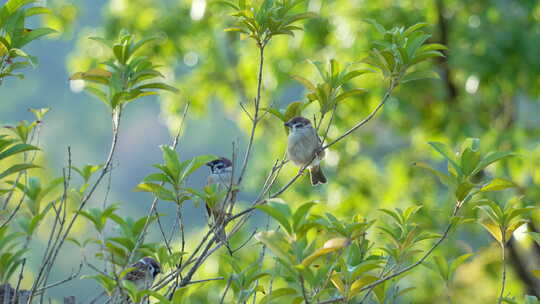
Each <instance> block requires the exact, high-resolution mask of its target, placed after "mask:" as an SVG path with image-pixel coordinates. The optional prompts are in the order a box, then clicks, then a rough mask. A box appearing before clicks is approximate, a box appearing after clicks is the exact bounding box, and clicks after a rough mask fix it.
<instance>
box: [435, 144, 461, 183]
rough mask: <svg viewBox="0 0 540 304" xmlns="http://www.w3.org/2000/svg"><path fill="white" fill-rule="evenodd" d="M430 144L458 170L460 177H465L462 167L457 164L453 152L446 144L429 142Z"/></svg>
mask: <svg viewBox="0 0 540 304" xmlns="http://www.w3.org/2000/svg"><path fill="white" fill-rule="evenodd" d="M428 144H429V145H430V146H432V147H433V148H434V149H435V150H436V151H437V152H439V154H441V155H442V156H443V157H444V158H446V159H447V160H448V161H449V162H450V164H451V165H452V166H453V167H454V169H456V172H458V173H459V175H463V172H462V171H461V167H460V166H459V165H458V164H457V162H456V159H455V157H454V156H453V153H452V151H451V150H450V149H449V148H448V147H447V146H446V145H445V144H443V143H440V142H429V143H428Z"/></svg>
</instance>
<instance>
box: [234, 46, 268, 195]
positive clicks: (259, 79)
mask: <svg viewBox="0 0 540 304" xmlns="http://www.w3.org/2000/svg"><path fill="white" fill-rule="evenodd" d="M264 46H265V44H259V76H258V77H257V97H256V98H255V113H254V114H253V118H252V121H253V124H252V127H251V134H250V136H249V142H248V146H247V149H246V154H245V156H244V163H243V165H242V169H241V170H240V175H239V176H238V181H237V182H236V184H237V186H238V187H240V184H241V183H242V179H243V178H244V174H245V173H246V169H247V166H248V163H249V159H250V157H251V150H252V149H253V141H254V140H255V130H256V129H257V124H258V122H259V109H260V104H261V89H262V77H263V75H262V74H263V66H264Z"/></svg>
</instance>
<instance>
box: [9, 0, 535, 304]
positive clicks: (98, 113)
mask: <svg viewBox="0 0 540 304" xmlns="http://www.w3.org/2000/svg"><path fill="white" fill-rule="evenodd" d="M47 5H48V6H49V7H50V8H51V9H53V11H54V12H55V14H54V15H51V16H46V17H44V18H43V19H42V20H41V22H44V23H45V24H46V25H47V26H50V27H52V28H55V29H57V30H59V31H60V33H61V34H60V35H57V36H55V37H53V38H52V39H42V40H38V41H36V42H34V43H33V44H32V45H30V46H29V47H28V52H29V53H31V54H34V55H37V56H38V57H39V60H40V65H39V67H37V68H36V69H35V70H30V71H27V72H26V73H25V74H26V79H25V80H24V81H21V80H18V79H15V78H14V79H8V80H6V81H5V83H4V85H3V87H2V88H1V92H2V93H1V97H0V98H1V100H2V102H0V120H2V121H3V122H4V123H7V124H14V123H16V122H17V121H18V120H21V119H31V113H28V112H27V111H26V109H27V108H29V107H32V108H38V107H51V108H52V111H51V113H49V114H48V116H47V117H46V119H45V124H44V127H43V132H42V138H41V141H42V143H43V144H42V146H43V149H44V151H46V153H45V159H44V160H43V162H45V163H46V164H47V165H48V166H50V168H51V170H50V172H49V174H51V176H52V175H60V174H61V168H62V167H63V166H65V164H66V149H67V146H71V149H72V154H73V156H72V157H73V162H74V164H76V165H83V164H87V163H101V162H103V161H104V159H105V157H106V151H107V149H108V144H109V141H110V136H111V135H110V119H109V114H108V110H107V109H106V108H105V107H104V106H103V105H102V104H101V103H100V102H99V101H97V100H96V99H94V98H92V97H90V96H88V95H86V94H84V93H79V92H76V90H74V88H70V83H69V81H68V78H69V75H70V74H72V73H74V72H76V71H83V70H87V69H88V68H91V67H93V66H94V65H95V64H96V63H98V62H101V61H102V60H103V59H104V58H105V57H106V56H107V55H108V54H107V53H106V51H107V50H106V49H104V48H103V47H101V46H100V45H99V44H98V43H96V42H94V41H92V40H89V39H88V37H91V36H103V37H106V38H109V39H113V38H115V37H117V35H118V33H119V32H120V31H121V30H122V29H126V30H128V31H130V32H132V33H134V34H136V35H137V36H138V37H139V38H140V37H143V36H151V35H158V36H161V37H162V38H163V39H162V43H161V44H158V45H155V46H153V47H152V48H151V49H150V50H149V52H150V53H151V54H152V55H153V56H154V58H155V59H156V60H157V61H158V63H159V64H161V65H163V67H162V68H161V71H162V72H163V73H164V74H165V75H166V77H167V81H168V82H169V83H173V84H174V85H175V86H177V87H178V88H179V89H180V90H181V92H180V94H177V95H175V94H165V95H163V96H162V97H159V98H156V97H152V96H151V97H145V98H143V99H141V100H139V101H137V102H136V103H133V104H132V105H130V106H129V107H127V110H126V111H125V113H124V115H123V117H124V121H123V124H122V126H121V130H120V143H119V149H118V154H117V155H116V157H115V162H114V164H115V169H114V170H113V172H112V180H111V182H112V192H111V194H110V196H109V197H108V202H110V203H116V202H120V203H121V210H122V214H125V215H126V216H132V217H140V216H143V215H144V214H145V213H146V212H147V210H148V208H149V207H150V202H151V200H152V197H151V196H150V195H149V194H146V193H138V192H133V191H132V190H133V188H134V187H135V186H136V185H137V184H138V183H139V182H140V181H141V180H142V178H144V176H146V175H147V174H149V173H151V172H154V170H153V168H152V167H151V164H153V163H158V162H160V161H161V152H160V150H159V147H158V146H159V145H160V144H167V143H169V142H170V134H174V133H175V132H176V129H177V127H178V124H179V120H180V117H181V113H182V111H183V109H184V107H185V106H186V104H187V103H188V102H189V103H190V110H189V114H188V119H187V121H186V123H185V127H186V128H185V132H184V135H183V137H182V140H181V142H180V148H179V151H180V156H181V158H184V159H185V158H188V157H192V156H194V155H199V154H216V155H225V156H230V155H231V153H232V142H233V141H236V142H237V143H238V144H239V145H240V147H243V146H244V144H245V140H246V136H247V135H246V133H247V132H248V130H249V127H250V126H249V120H248V119H247V117H246V116H245V115H244V114H243V112H242V111H241V109H240V107H239V105H238V104H239V102H243V103H249V102H251V101H252V100H253V98H254V97H255V93H256V90H255V89H256V69H257V50H256V48H255V46H254V44H253V43H252V41H250V40H248V39H244V38H243V37H240V36H239V35H238V34H236V33H226V32H223V29H224V28H226V27H229V26H231V25H232V23H233V20H232V19H231V18H230V17H228V15H227V12H228V10H227V8H226V7H224V6H221V5H218V4H215V3H213V2H211V1H206V0H192V1H181V0H161V1H155V0H110V1H102V0H93V1H75V0H74V1H70V0H49V1H47ZM305 6H306V9H308V10H309V11H312V12H316V13H317V14H319V16H320V17H319V18H315V19H312V20H309V21H307V22H305V23H304V27H305V32H303V33H300V32H298V33H297V34H296V36H295V37H293V38H291V37H286V36H278V37H276V38H275V39H273V40H272V42H271V43H270V45H269V46H268V48H267V49H266V65H265V72H264V83H263V99H262V100H263V104H264V105H265V106H273V107H276V108H284V107H286V105H287V104H289V103H290V102H294V101H297V100H302V99H303V98H304V90H303V87H302V86H301V85H300V84H299V83H297V82H295V81H294V80H293V79H291V76H292V75H302V76H303V77H306V78H309V79H312V80H318V79H317V77H318V76H317V73H316V71H315V69H314V68H313V66H312V65H311V64H309V63H308V62H307V61H306V59H311V60H316V61H323V62H324V61H327V60H329V59H331V58H336V59H338V60H339V61H340V62H342V63H344V62H350V63H353V64H355V65H359V64H358V62H359V61H360V60H361V59H362V58H363V57H365V55H366V52H367V51H368V50H369V49H370V46H371V41H372V40H373V39H374V38H375V37H377V33H376V31H375V30H374V29H373V28H372V27H371V26H370V25H369V24H367V23H365V22H363V21H362V20H363V19H365V18H371V19H374V20H377V21H378V22H379V23H381V24H383V25H384V26H386V27H387V28H389V27H393V26H399V25H402V26H407V25H412V24H415V23H417V22H427V23H429V24H430V26H429V30H428V31H429V32H431V33H432V34H433V36H432V38H431V39H430V41H432V42H438V43H442V44H445V45H447V46H448V48H449V50H448V51H447V52H446V55H447V58H445V59H443V60H440V61H433V62H432V63H431V64H432V65H433V67H434V68H435V69H436V71H437V72H438V73H439V74H440V75H441V80H424V81H418V82H412V83H407V84H405V85H402V86H400V87H399V88H398V89H397V91H396V92H395V94H394V96H393V97H392V98H391V99H390V101H389V102H388V103H387V104H386V105H385V107H384V109H383V111H382V112H381V114H379V115H378V116H377V117H376V118H375V119H374V120H373V121H371V122H370V123H369V124H368V125H367V126H366V127H364V128H362V129H360V130H359V131H358V132H356V133H354V134H353V135H352V136H351V137H350V138H349V139H348V140H346V141H343V142H341V143H339V144H338V145H336V146H334V147H333V148H332V149H331V151H330V152H329V153H328V156H327V159H326V161H325V162H324V168H325V170H326V172H327V175H328V177H329V179H330V182H329V184H328V185H325V186H323V187H318V188H312V187H311V186H310V185H309V182H308V180H307V179H305V178H304V179H302V180H301V181H300V182H298V183H297V184H296V185H295V186H294V187H293V188H292V189H291V190H290V191H288V192H287V193H286V194H285V195H284V196H283V199H284V200H285V201H286V202H288V203H290V204H291V205H299V204H300V203H303V202H306V201H310V200H316V201H318V202H319V203H320V204H319V206H318V207H317V209H318V211H319V212H323V211H330V212H332V213H333V214H334V215H336V216H338V217H343V218H351V217H352V216H354V215H357V214H361V215H362V216H364V217H366V218H370V219H375V218H377V219H379V220H380V221H384V220H385V218H384V217H382V216H381V214H380V212H378V211H377V209H379V208H393V207H402V208H404V207H406V206H409V205H413V204H421V205H423V206H424V208H423V209H422V211H421V215H422V216H421V223H420V224H421V225H422V227H424V228H426V229H429V230H430V231H440V230H442V228H443V227H444V225H445V223H446V221H447V218H448V214H450V212H451V209H452V207H453V205H452V202H451V201H450V194H449V193H448V191H447V190H446V189H445V188H444V187H443V186H442V185H441V184H440V183H439V182H438V181H437V180H436V179H435V178H434V177H433V176H430V175H428V174H426V171H422V170H420V169H417V168H414V167H413V166H412V165H411V164H412V163H413V162H415V161H425V162H429V163H432V164H438V166H439V167H441V168H443V167H444V165H445V164H444V162H443V161H442V159H441V158H440V157H438V156H437V155H436V154H435V153H434V152H433V151H432V150H431V149H430V148H429V146H428V145H427V142H428V141H442V142H445V143H448V144H450V145H451V146H456V145H457V144H458V143H460V142H461V141H463V140H464V139H465V138H467V137H478V138H480V139H481V143H482V148H483V149H484V150H488V149H489V150H513V151H516V152H518V153H519V154H520V156H519V157H518V158H511V159H509V160H506V161H505V162H503V163H502V164H500V165H498V166H496V167H492V168H490V170H491V171H492V172H490V173H489V174H497V175H499V176H503V177H506V178H509V179H511V180H513V181H515V182H516V183H518V184H519V185H520V186H521V187H522V189H523V190H520V191H519V193H518V194H519V195H523V196H524V198H523V201H524V202H528V203H529V204H531V203H536V202H538V201H539V200H540V186H539V181H540V169H539V168H540V102H539V92H540V53H539V51H538V47H539V46H540V3H539V2H538V1H534V0H521V1H509V0H491V1H488V0H480V1H478V0H477V1H467V0H459V1H458V0H456V1H454V0H430V1H409V0H400V1H391V0H381V1H362V0H333V1H324V0H309V1H306V5H305ZM36 22H38V21H37V20H36ZM354 85H355V86H356V87H362V88H366V89H368V90H369V92H368V94H365V95H362V96H360V97H355V98H354V99H349V100H347V101H346V102H345V103H344V104H342V105H340V106H339V108H338V110H337V113H336V120H335V125H334V126H332V128H331V129H330V132H329V138H330V139H332V138H335V137H337V136H338V135H339V134H341V133H343V132H344V131H346V130H347V129H348V128H349V127H350V126H352V125H353V124H355V123H356V122H357V121H359V120H361V119H362V118H363V117H364V116H366V115H367V114H368V113H369V112H370V111H371V110H372V109H373V108H374V107H375V105H376V104H377V103H378V102H379V100H380V98H381V97H382V95H383V93H384V89H385V88H384V85H383V83H382V82H381V78H380V76H377V75H375V74H373V75H368V76H363V77H360V78H358V79H356V80H354ZM285 136H286V135H285V132H284V129H283V127H282V125H281V123H280V122H279V120H277V119H275V118H274V117H271V116H270V115H269V116H267V118H266V119H265V120H264V121H263V122H262V128H261V129H260V130H259V131H258V132H257V139H256V146H255V152H254V159H253V162H252V163H251V165H250V168H249V170H248V176H249V179H248V180H247V181H246V184H245V188H246V192H244V194H243V195H244V196H243V197H241V200H243V201H249V199H250V198H252V195H249V193H251V194H254V193H256V190H257V189H258V185H260V184H261V183H262V179H263V178H264V173H265V172H267V170H269V169H270V168H271V166H272V163H273V161H274V160H276V159H277V158H279V157H281V156H282V155H283V153H284V151H285V143H286V140H285V138H286V137H285ZM295 173H296V169H295V168H294V167H287V168H286V170H285V171H284V174H283V177H282V179H283V180H282V182H285V181H286V180H287V178H290V177H292V176H293V175H294V174H295ZM206 175H207V172H206V169H201V170H199V172H197V173H196V175H195V176H194V178H193V179H192V180H190V182H189V183H190V184H191V185H192V186H194V187H196V186H198V185H200V186H202V185H204V182H205V177H206ZM102 188H103V189H101V190H102V193H100V194H98V195H96V196H95V199H94V201H93V202H92V203H93V204H94V206H101V205H102V203H103V202H102V201H100V199H101V198H102V197H103V196H104V193H105V187H102ZM246 193H248V194H246ZM510 194H511V193H510ZM510 194H508V195H510ZM514 194H515V193H514ZM496 195H497V196H496V198H498V199H500V200H502V201H504V200H505V199H507V197H506V195H507V194H506V193H505V194H496ZM185 208H186V209H185V210H186V213H187V216H186V218H187V222H186V225H187V227H188V230H189V231H190V233H191V234H192V238H193V240H196V239H197V236H200V235H201V234H202V232H203V230H205V229H206V224H205V222H204V216H203V212H204V208H201V207H197V206H194V205H193V204H192V203H191V202H187V203H186V207H185ZM239 208H241V207H239ZM159 210H160V211H161V212H164V213H168V214H170V216H172V215H173V214H174V208H172V206H167V205H166V204H165V205H160V206H159ZM466 212H468V213H470V214H471V213H474V212H476V211H474V210H472V209H470V210H467V211H466ZM257 219H261V221H257V222H261V223H263V224H264V223H266V217H263V216H262V215H258V216H257ZM263 219H264V220H263ZM165 222H166V223H172V221H171V218H168V219H165ZM166 225H167V224H166ZM252 226H253V227H255V226H257V225H256V224H253V225H252ZM259 226H260V225H259ZM270 226H271V227H273V226H275V225H273V224H270ZM110 229H114V227H110ZM528 229H529V230H536V229H540V223H538V219H537V218H534V217H533V218H531V223H530V225H529V227H528ZM246 230H247V228H246ZM88 232H91V230H90V227H89V226H88V225H81V226H80V227H78V230H77V233H79V234H81V235H83V234H84V233H88ZM250 233H251V230H249V231H245V235H249V234H250ZM152 235H153V236H154V237H155V240H158V238H157V233H156V231H152ZM371 237H372V238H377V237H378V232H377V231H376V230H374V231H373V233H372V235H371ZM242 239H243V238H242V237H239V238H238V240H237V241H241V240H242ZM195 244H196V243H194V244H193V245H195ZM34 246H36V248H35V251H34V252H35V253H36V256H38V255H37V254H39V252H40V250H39V249H40V248H39V244H35V245H34ZM247 248H248V249H247V250H244V251H245V252H241V253H240V255H241V256H242V258H245V259H246V260H247V261H249V260H251V261H252V260H255V259H256V258H257V257H258V249H259V248H260V246H259V245H257V244H255V242H254V243H253V244H252V245H249V246H248V247H247ZM249 248H252V249H253V248H256V249H257V250H250V249H249ZM510 250H511V255H510V265H511V266H510V267H509V269H510V273H509V285H508V292H509V293H510V294H511V295H514V296H519V297H520V296H521V295H522V294H524V293H528V294H534V295H537V296H540V284H539V281H538V279H536V278H535V277H534V275H533V274H532V270H533V269H538V268H540V248H538V247H536V245H534V244H532V242H531V241H530V240H529V239H528V238H526V237H524V236H523V233H522V232H520V233H518V235H516V237H515V238H514V239H513V241H512V242H511V249H510ZM468 252H471V253H474V254H475V255H474V257H473V258H471V259H470V260H469V261H468V262H467V263H466V264H464V265H463V266H462V267H460V269H459V270H458V273H457V275H456V278H455V280H454V282H453V284H452V286H451V288H450V293H451V295H452V298H453V300H454V302H455V303H493V302H495V299H496V297H497V292H498V286H499V280H500V278H499V274H500V271H499V268H500V257H499V249H498V248H497V247H496V244H495V243H494V242H493V240H492V239H491V236H489V235H488V233H486V232H485V231H484V230H482V229H481V227H480V226H479V225H478V224H475V223H472V224H467V225H464V226H461V227H460V228H459V229H458V231H457V232H455V233H454V234H452V236H451V237H450V239H449V240H447V241H446V242H445V244H444V245H443V246H442V247H441V248H439V249H438V250H437V252H436V253H435V255H441V256H445V257H447V258H454V257H456V256H459V255H460V254H463V253H468ZM84 254H85V255H88V256H89V257H90V256H92V253H91V252H86V253H84ZM80 257H81V255H80V254H79V251H78V249H76V248H68V249H66V250H65V253H64V256H63V257H61V261H62V264H61V265H60V264H59V271H58V273H56V274H55V276H56V278H53V279H61V278H63V277H65V275H67V273H69V272H70V271H71V270H72V268H76V267H77V265H78V263H79V260H80ZM218 261H219V258H218V257H216V258H214V259H213V260H211V261H209V262H208V266H207V267H205V268H204V272H202V273H200V274H198V277H200V278H205V277H210V276H211V275H212V273H215V272H218V269H219V265H218ZM30 262H31V263H30V266H36V265H32V264H33V261H30ZM37 262H38V261H37V260H36V261H35V263H34V264H37ZM267 262H268V265H272V263H271V260H270V259H269V261H267ZM84 272H85V273H91V270H88V269H85V270H84ZM25 280H28V281H30V280H31V277H25ZM224 285H225V282H212V283H207V284H201V285H198V286H195V287H192V288H191V289H190V291H189V292H191V293H193V294H194V296H193V298H192V299H191V300H190V303H215V302H216V299H218V298H217V297H218V296H219V294H220V292H221V290H222V289H223V287H224ZM402 285H403V288H405V287H410V286H414V287H416V288H417V289H416V290H415V291H414V292H412V293H409V294H408V295H407V296H405V297H404V298H402V299H401V300H400V302H399V303H439V302H443V301H445V299H446V289H445V286H444V284H443V282H442V281H441V280H440V279H439V278H438V277H437V275H436V274H435V273H433V272H431V271H430V270H428V269H427V268H424V267H420V268H417V269H416V270H414V274H413V275H412V276H411V277H407V279H406V281H403V282H402ZM88 286H90V287H88ZM68 288H69V293H66V289H68ZM74 290H76V291H77V292H75V293H76V294H78V295H79V296H80V297H81V298H83V299H90V298H91V297H92V296H94V295H95V294H97V293H98V292H99V289H98V287H97V286H95V285H94V283H93V282H92V281H90V280H76V281H73V282H70V283H68V284H65V285H63V286H60V287H57V288H55V289H54V290H53V295H54V296H57V297H60V296H61V295H66V294H74Z"/></svg>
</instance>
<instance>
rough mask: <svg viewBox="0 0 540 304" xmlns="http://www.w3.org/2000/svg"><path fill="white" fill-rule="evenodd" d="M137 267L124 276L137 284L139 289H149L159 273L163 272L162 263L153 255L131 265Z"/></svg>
mask: <svg viewBox="0 0 540 304" xmlns="http://www.w3.org/2000/svg"><path fill="white" fill-rule="evenodd" d="M129 268H135V269H133V270H132V271H130V272H128V273H127V274H126V276H125V277H124V279H125V280H128V281H130V282H132V283H133V284H135V286H136V287H137V288H138V289H149V288H150V287H152V283H153V282H154V279H155V278H156V276H157V275H158V274H160V273H161V265H160V264H159V263H158V262H157V261H156V260H154V259H153V258H151V257H144V258H142V259H140V260H139V261H138V262H136V263H134V264H132V265H131V266H129Z"/></svg>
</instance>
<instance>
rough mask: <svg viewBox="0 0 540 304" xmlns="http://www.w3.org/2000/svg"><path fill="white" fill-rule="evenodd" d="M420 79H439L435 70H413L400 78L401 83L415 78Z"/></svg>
mask: <svg viewBox="0 0 540 304" xmlns="http://www.w3.org/2000/svg"><path fill="white" fill-rule="evenodd" d="M422 79H441V77H440V76H439V74H438V73H437V72H435V71H431V70H430V71H414V72H410V73H407V75H405V76H404V77H403V78H401V80H400V82H401V83H407V82H411V81H415V80H422Z"/></svg>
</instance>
